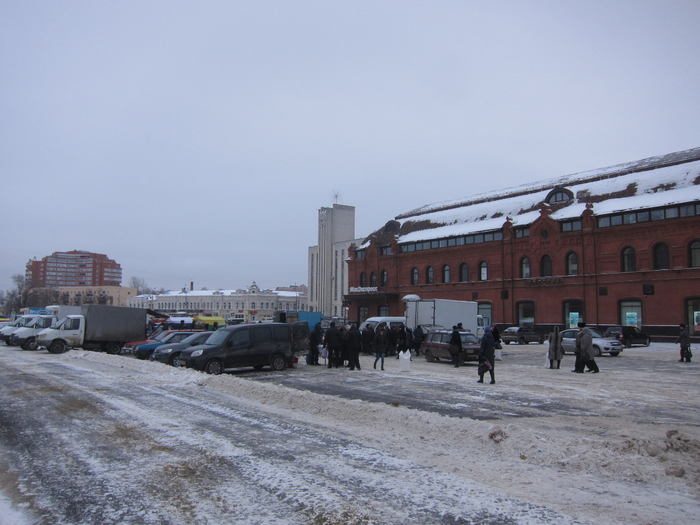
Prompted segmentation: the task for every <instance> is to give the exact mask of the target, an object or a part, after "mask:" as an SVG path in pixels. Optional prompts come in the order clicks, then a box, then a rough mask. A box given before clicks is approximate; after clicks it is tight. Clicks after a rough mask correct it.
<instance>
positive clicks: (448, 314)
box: [406, 299, 484, 337]
mask: <svg viewBox="0 0 700 525" xmlns="http://www.w3.org/2000/svg"><path fill="white" fill-rule="evenodd" d="M478 312H479V304H478V303H476V302H474V301H453V300H450V299H420V300H416V301H406V326H408V327H409V328H415V327H416V326H418V325H419V324H420V325H439V326H444V327H445V328H447V329H448V330H451V329H452V327H453V326H456V325H457V324H458V323H462V326H463V327H464V329H465V330H469V331H470V332H471V333H473V334H474V335H476V336H477V337H480V336H481V335H483V332H484V327H483V319H482V317H481V316H480V315H479V314H478Z"/></svg>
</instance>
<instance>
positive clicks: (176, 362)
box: [168, 354, 180, 368]
mask: <svg viewBox="0 0 700 525" xmlns="http://www.w3.org/2000/svg"><path fill="white" fill-rule="evenodd" d="M168 364H169V365H170V366H174V367H175V368H177V367H179V366H180V354H175V355H174V356H171V357H170V361H168Z"/></svg>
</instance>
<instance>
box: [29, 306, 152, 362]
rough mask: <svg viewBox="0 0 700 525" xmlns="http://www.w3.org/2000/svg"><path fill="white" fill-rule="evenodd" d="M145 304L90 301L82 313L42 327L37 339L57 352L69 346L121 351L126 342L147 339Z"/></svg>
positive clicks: (116, 352)
mask: <svg viewBox="0 0 700 525" xmlns="http://www.w3.org/2000/svg"><path fill="white" fill-rule="evenodd" d="M147 322H148V320H147V316H146V309H145V308H127V307H124V306H103V305H97V304H86V305H83V306H82V308H81V312H80V315H68V316H66V317H64V318H63V319H62V320H61V321H59V322H58V324H57V325H56V326H54V327H53V328H47V329H46V330H42V331H41V332H39V334H38V335H37V338H36V340H37V343H38V344H39V346H41V347H43V348H47V349H48V351H49V352H51V353H53V354H60V353H63V352H65V351H67V350H68V349H69V348H83V349H85V350H103V351H105V352H107V353H108V354H118V353H119V352H121V349H122V346H124V345H125V344H126V343H130V342H132V341H141V340H143V339H146V323H147Z"/></svg>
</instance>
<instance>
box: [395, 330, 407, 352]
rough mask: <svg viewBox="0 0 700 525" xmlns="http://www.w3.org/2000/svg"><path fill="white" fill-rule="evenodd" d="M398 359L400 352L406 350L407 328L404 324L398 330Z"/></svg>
mask: <svg viewBox="0 0 700 525" xmlns="http://www.w3.org/2000/svg"><path fill="white" fill-rule="evenodd" d="M396 351H397V354H396V359H398V358H399V355H398V354H399V353H401V352H404V351H406V329H405V328H404V326H403V325H401V326H400V327H399V330H398V331H397V332H396Z"/></svg>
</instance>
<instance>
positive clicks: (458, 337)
mask: <svg viewBox="0 0 700 525" xmlns="http://www.w3.org/2000/svg"><path fill="white" fill-rule="evenodd" d="M461 352H462V334H461V333H460V331H459V329H458V328H457V327H456V326H453V327H452V335H451V336H450V356H451V357H452V362H453V363H454V364H455V368H459V354H460V353H461Z"/></svg>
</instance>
